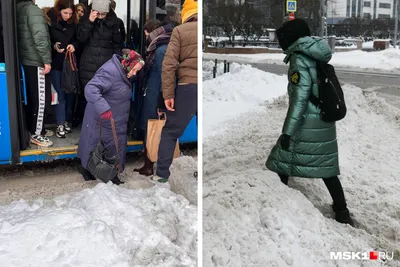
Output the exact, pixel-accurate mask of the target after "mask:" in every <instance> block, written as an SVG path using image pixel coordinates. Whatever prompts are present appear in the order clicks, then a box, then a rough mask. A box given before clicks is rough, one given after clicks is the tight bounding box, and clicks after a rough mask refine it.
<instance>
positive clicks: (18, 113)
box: [0, 0, 197, 165]
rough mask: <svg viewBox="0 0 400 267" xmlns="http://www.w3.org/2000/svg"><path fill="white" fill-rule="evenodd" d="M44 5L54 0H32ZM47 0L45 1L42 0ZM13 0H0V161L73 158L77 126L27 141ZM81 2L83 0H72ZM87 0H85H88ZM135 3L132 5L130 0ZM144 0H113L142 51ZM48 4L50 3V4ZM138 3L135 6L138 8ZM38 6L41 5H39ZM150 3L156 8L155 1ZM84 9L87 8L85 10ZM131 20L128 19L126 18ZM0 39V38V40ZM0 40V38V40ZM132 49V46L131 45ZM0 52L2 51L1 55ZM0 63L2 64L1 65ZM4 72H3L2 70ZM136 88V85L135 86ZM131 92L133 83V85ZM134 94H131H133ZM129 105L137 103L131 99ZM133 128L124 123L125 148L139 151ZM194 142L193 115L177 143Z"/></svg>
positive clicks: (195, 129)
mask: <svg viewBox="0 0 400 267" xmlns="http://www.w3.org/2000/svg"><path fill="white" fill-rule="evenodd" d="M40 1H42V4H43V5H45V7H49V6H50V7H52V6H54V0H36V3H40ZM46 1H47V2H46ZM16 2H17V0H0V12H1V17H0V20H1V26H2V31H1V33H2V37H3V39H4V46H2V47H0V48H1V51H0V55H1V52H4V60H3V62H0V89H1V90H0V126H1V127H0V151H1V153H0V164H11V165H15V164H21V163H24V162H32V161H52V160H57V159H67V158H76V157H77V154H76V151H77V147H78V146H77V145H78V142H79V136H80V130H79V129H78V130H76V129H75V130H74V133H72V134H70V138H66V139H61V138H57V137H55V135H53V136H51V137H50V139H51V141H52V142H53V146H52V147H48V148H47V147H46V148H45V147H39V146H36V145H31V144H30V142H29V141H30V134H29V132H28V130H27V125H26V121H25V120H26V118H25V117H26V115H25V110H26V109H25V105H26V81H25V77H24V75H23V72H22V71H21V70H22V68H21V65H20V58H19V56H18V49H17V47H18V41H19V40H18V37H17V26H16V25H17V14H16ZM75 2H76V3H78V2H83V3H84V2H85V1H75ZM90 2H91V1H89V4H90ZM134 2H135V3H136V4H135V5H132V3H134ZM147 2H148V0H126V5H124V4H122V1H119V0H118V1H117V9H118V7H120V8H126V11H125V12H126V16H125V17H124V15H120V14H117V16H118V17H119V18H121V19H123V21H124V23H125V29H126V33H127V37H129V36H132V33H133V32H135V33H136V38H135V40H133V43H134V45H135V46H136V49H135V50H136V51H138V52H139V53H141V54H142V55H143V54H144V49H145V47H144V43H145V36H144V32H143V30H142V29H143V25H144V24H145V23H146V14H147V13H146V5H147ZM50 4H51V5H50ZM138 4H139V8H138ZM39 7H40V8H42V7H44V6H39ZM152 7H154V8H156V6H155V5H153V6H152ZM87 12H88V11H87ZM129 21H130V22H131V23H128V22H129ZM132 21H133V22H134V23H135V24H137V29H136V31H134V30H135V29H133V28H132V27H131V26H132V25H131V24H132ZM0 41H3V40H0ZM0 44H1V42H0ZM129 45H130V43H129V38H127V43H126V46H127V47H128V48H131V47H130V46H129ZM131 49H132V48H131ZM1 56H2V55H1ZM1 63H2V65H1ZM6 73H7V74H6ZM137 88H140V86H137ZM133 92H135V86H134V88H133ZM133 98H134V97H133ZM131 106H133V107H138V106H139V105H138V103H137V102H135V100H133V101H132V104H131ZM55 127H56V125H55V124H46V125H45V128H46V129H50V130H53V132H54V130H55ZM134 132H137V131H135V129H132V128H129V126H128V137H130V138H129V139H128V144H127V145H128V146H127V152H132V151H141V150H142V148H143V142H142V141H137V140H141V139H140V138H137V137H136V136H135V135H134V134H132V133H134ZM196 142H197V124H196V118H193V120H192V121H191V123H190V124H189V126H188V127H187V129H186V130H185V132H184V134H183V135H182V136H181V138H180V139H179V143H180V144H189V143H193V144H194V143H196Z"/></svg>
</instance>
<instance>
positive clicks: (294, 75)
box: [290, 71, 300, 84]
mask: <svg viewBox="0 0 400 267" xmlns="http://www.w3.org/2000/svg"><path fill="white" fill-rule="evenodd" d="M290 82H291V83H293V84H298V83H299V82H300V73H298V72H297V71H296V72H293V73H292V75H290Z"/></svg>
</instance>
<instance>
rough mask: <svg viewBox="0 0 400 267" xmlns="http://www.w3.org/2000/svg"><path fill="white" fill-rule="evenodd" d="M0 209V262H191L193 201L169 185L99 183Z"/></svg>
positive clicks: (193, 255)
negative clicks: (134, 187) (138, 186)
mask: <svg viewBox="0 0 400 267" xmlns="http://www.w3.org/2000/svg"><path fill="white" fill-rule="evenodd" d="M0 214H1V216H0V266H7V267H13V266H18V267H23V266H40V267H45V266H49V267H53V266H99V267H100V266H104V267H106V266H107V267H109V266H116V267H117V266H118V267H125V266H126V267H129V266H196V261H197V245H196V242H197V240H196V238H197V218H196V217H197V212H196V208H195V207H194V206H190V205H189V202H188V201H187V200H186V199H185V198H184V197H182V196H180V195H176V194H174V193H172V192H171V191H170V190H169V189H168V188H167V186H166V185H156V186H154V187H152V188H150V189H145V190H142V189H140V190H130V189H126V188H123V187H118V186H114V185H111V184H107V185H106V184H103V183H99V184H98V185H96V186H95V187H94V188H92V189H85V190H83V191H81V192H77V193H73V194H70V195H64V196H59V197H56V198H54V199H50V200H44V199H38V200H35V201H33V202H32V203H28V202H25V201H22V200H21V201H14V202H13V203H11V204H10V205H7V206H0Z"/></svg>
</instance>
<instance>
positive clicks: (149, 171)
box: [139, 156, 154, 176]
mask: <svg viewBox="0 0 400 267" xmlns="http://www.w3.org/2000/svg"><path fill="white" fill-rule="evenodd" d="M153 166H154V163H153V162H152V161H151V160H150V159H149V158H148V157H147V156H146V158H145V159H144V166H143V168H142V169H141V170H140V171H139V174H140V175H144V176H151V175H153V174H154V171H153Z"/></svg>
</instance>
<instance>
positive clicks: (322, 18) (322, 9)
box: [319, 0, 325, 38]
mask: <svg viewBox="0 0 400 267" xmlns="http://www.w3.org/2000/svg"><path fill="white" fill-rule="evenodd" d="M324 4H325V0H320V6H319V12H320V18H321V22H320V27H321V31H320V32H321V37H322V38H324V29H325V21H324Z"/></svg>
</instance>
